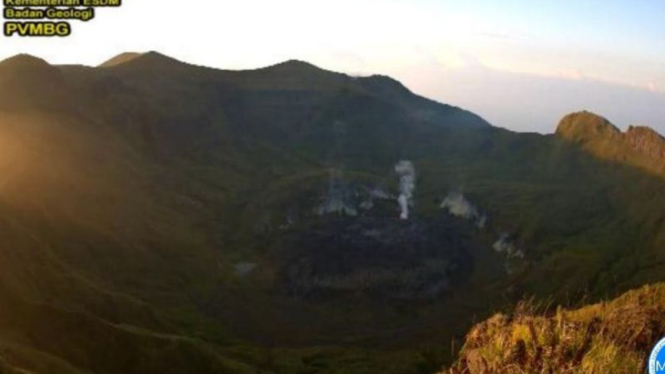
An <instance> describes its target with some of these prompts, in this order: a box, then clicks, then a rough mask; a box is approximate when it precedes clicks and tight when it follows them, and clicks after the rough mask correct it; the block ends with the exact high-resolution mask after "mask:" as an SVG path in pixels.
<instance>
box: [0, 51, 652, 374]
mask: <svg viewBox="0 0 665 374" xmlns="http://www.w3.org/2000/svg"><path fill="white" fill-rule="evenodd" d="M578 125H579V126H582V127H584V126H585V122H584V121H581V122H579V124H578ZM580 131H582V132H584V128H582V129H581V130H580ZM399 160H410V161H412V162H413V164H414V165H415V167H416V171H417V176H418V181H417V189H416V193H415V196H414V201H415V205H414V209H413V218H412V220H410V221H408V222H402V221H400V220H399V219H398V215H399V214H398V210H397V209H398V208H397V203H396V202H395V195H396V194H397V193H398V186H397V183H398V180H397V177H396V175H395V173H394V165H395V163H396V162H398V161H399ZM333 181H334V182H335V183H337V184H338V185H339V186H338V188H340V189H341V190H342V191H343V193H342V194H345V196H346V195H348V199H350V200H352V201H353V203H354V204H359V203H360V202H361V201H362V199H364V198H366V197H367V194H368V192H367V191H369V190H371V189H373V188H376V189H379V190H381V191H382V193H383V194H385V195H386V196H387V197H385V198H383V200H381V199H378V198H377V201H376V202H375V204H374V205H375V206H374V207H373V208H372V210H371V211H368V212H361V213H360V214H359V216H358V217H349V216H339V215H338V216H335V215H332V216H324V217H321V216H319V215H318V214H317V207H318V206H319V205H320V204H321V202H322V201H324V200H325V198H326V196H327V195H329V194H330V190H331V185H333V184H334V183H333ZM661 190H662V180H661V179H659V178H658V177H656V176H653V175H650V174H648V173H644V172H643V171H641V170H639V169H636V168H634V167H633V166H631V164H630V163H628V164H626V163H617V162H607V161H605V160H601V159H598V158H595V157H593V156H591V155H590V154H589V153H587V152H586V151H584V150H582V149H580V148H579V146H578V145H577V144H574V143H572V142H570V141H569V139H566V138H565V137H564V136H541V135H535V134H516V133H512V132H509V131H506V130H502V129H497V128H493V127H490V126H489V125H488V124H487V123H486V122H485V121H484V120H482V119H481V118H480V117H478V116H476V115H474V114H472V113H469V112H466V111H464V110H461V109H459V108H455V107H452V106H448V105H444V104H439V103H435V102H432V101H429V100H426V99H424V98H421V97H418V96H416V95H414V94H412V93H411V92H409V91H408V90H407V89H406V88H405V87H403V86H402V85H401V84H399V82H396V81H394V80H392V79H390V78H388V77H382V76H373V77H366V78H352V77H349V76H346V75H343V74H338V73H333V72H328V71H325V70H322V69H319V68H317V67H315V66H312V65H309V64H307V63H303V62H299V61H289V62H286V63H283V64H279V65H276V66H272V67H268V68H264V69H258V70H252V71H219V70H214V69H208V68H203V67H196V66H191V65H187V64H184V63H181V62H179V61H176V60H173V59H170V58H168V57H165V56H162V55H159V54H157V53H148V54H143V55H137V54H130V55H124V56H120V57H119V58H117V59H114V60H113V61H111V62H110V63H109V64H105V65H104V66H103V67H100V68H90V67H82V66H51V65H49V64H47V63H46V62H44V61H41V60H38V59H35V58H32V57H29V56H18V57H16V58H13V59H10V60H7V61H5V62H2V63H0V238H2V246H1V247H0V264H2V265H1V266H0V270H2V271H1V272H0V303H1V304H2V305H5V307H3V308H0V309H1V310H0V343H1V344H0V345H1V347H3V349H0V358H1V359H0V365H3V366H0V367H1V368H2V369H3V370H6V371H9V372H11V371H12V370H14V371H17V370H18V371H19V372H20V371H21V370H23V371H28V372H36V373H42V372H44V373H45V372H63V373H70V372H71V373H76V372H82V373H83V372H95V373H104V374H106V373H108V374H115V373H123V374H124V373H127V372H133V371H134V372H141V373H152V372H154V373H169V372H172V373H180V372H197V373H217V372H222V373H224V372H239V373H242V372H247V371H249V372H252V371H255V370H258V371H259V372H266V373H372V372H384V373H396V374H397V373H414V374H415V373H430V372H432V371H434V370H436V369H438V368H440V367H441V366H442V364H443V363H444V362H446V361H450V360H451V359H452V357H451V356H452V354H451V352H450V349H449V347H447V346H446V347H444V344H442V342H449V341H451V339H453V338H456V337H461V336H463V335H464V334H465V333H466V332H467V331H468V328H469V327H471V325H472V322H473V320H474V318H484V317H486V316H489V315H491V314H492V313H494V312H496V311H497V310H505V309H506V308H509V307H510V306H512V305H513V303H514V302H516V301H517V300H520V299H521V298H523V297H524V296H525V295H526V296H533V297H534V298H536V299H537V300H542V299H554V300H555V302H556V303H560V304H564V305H568V304H573V302H571V301H570V300H579V298H578V296H579V295H589V301H592V300H595V299H602V298H604V297H607V296H611V295H615V294H617V293H619V292H621V291H623V290H626V289H629V288H633V287H636V286H641V285H643V284H648V283H652V282H657V281H661V280H662V274H663V270H665V269H664V268H663V264H665V261H663V259H662V257H663V253H662V248H664V247H665V246H664V244H665V229H664V227H663V225H662V223H663V219H664V213H663V212H665V196H662V194H660V193H659V192H660V191H661ZM450 191H461V192H463V193H464V195H465V196H466V197H468V198H469V200H470V201H471V202H473V204H475V205H477V207H478V208H479V209H480V210H482V211H483V212H484V213H487V215H488V216H489V221H488V224H487V226H486V227H485V228H484V229H482V230H479V229H478V228H477V227H475V226H474V225H473V224H472V223H470V222H467V221H464V220H462V219H458V218H454V217H451V216H449V215H447V214H446V213H445V212H444V211H443V210H442V209H441V208H440V206H439V205H440V202H441V200H442V198H444V197H445V196H446V195H447V194H448V193H449V192H450ZM645 197H648V198H645ZM358 211H360V209H358ZM312 233H316V235H313V234H312ZM385 233H389V234H385ZM505 233H509V234H510V237H511V238H513V240H514V242H515V245H516V246H518V247H519V248H520V249H523V250H524V253H525V256H524V257H525V258H524V259H523V260H519V261H515V262H516V263H517V264H516V265H515V266H511V272H510V274H508V273H507V272H506V259H505V257H504V255H501V254H499V253H496V251H494V250H493V249H492V245H493V244H494V243H495V242H496V241H497V240H498V239H499V238H500V237H502V235H503V234H505ZM335 240H337V241H335ZM322 243H325V245H323V244H322ZM336 245H338V246H344V247H343V248H340V250H339V251H336ZM402 247H403V248H404V249H405V250H404V251H401V250H400V248H402ZM409 251H411V252H409ZM239 264H240V265H243V266H245V267H246V269H251V270H248V271H246V272H244V271H240V272H239V271H238V270H237V269H238V265H239ZM367 264H370V265H371V266H367ZM247 265H249V266H248V267H247ZM310 265H311V266H310ZM511 265H513V264H511ZM293 269H296V270H297V271H296V272H293V271H291V270H293ZM290 271H291V272H290ZM294 273H295V274H296V275H300V274H304V276H302V277H300V278H298V279H297V281H298V282H299V283H298V282H293V281H292V280H293V277H291V278H289V276H290V275H293V274H294ZM442 273H445V274H442ZM368 280H370V281H368ZM294 283H296V284H298V286H299V287H304V288H306V289H307V290H310V291H311V292H307V293H306V295H302V294H296V293H294V292H293V288H290V287H289V286H290V285H293V284H294ZM312 285H315V286H316V287H313V286H312ZM321 285H323V286H321ZM377 285H378V286H377ZM331 289H332V290H335V291H336V292H328V291H330V290H331ZM340 290H341V291H340ZM337 291H339V292H337ZM423 295H424V297H423ZM607 349H611V348H607Z"/></svg>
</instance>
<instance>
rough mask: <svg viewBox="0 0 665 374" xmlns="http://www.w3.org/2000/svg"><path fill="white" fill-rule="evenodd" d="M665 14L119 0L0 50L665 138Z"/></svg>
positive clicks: (630, 9)
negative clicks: (593, 119)
mask: <svg viewBox="0 0 665 374" xmlns="http://www.w3.org/2000/svg"><path fill="white" fill-rule="evenodd" d="M186 6H188V8H186ZM663 20H665V3H663V1H662V0H604V1H601V0H547V1H546V0H501V1H496V0H408V1H407V0H382V1H378V0H336V1H331V0H280V1H275V0H242V1H226V0H193V1H187V2H184V1H178V0H124V1H123V6H122V7H121V8H117V9H114V8H100V9H98V10H97V15H96V18H95V19H94V20H92V21H89V22H87V23H82V22H75V23H74V24H73V34H72V36H70V37H66V38H18V37H12V38H5V37H0V58H5V57H9V56H12V55H14V54H17V53H29V54H32V55H36V56H38V57H42V58H44V59H46V60H47V61H49V62H51V63H54V64H63V63H67V64H69V63H81V64H86V65H98V64H100V63H102V62H103V61H105V60H107V59H108V58H110V57H112V56H114V55H116V54H119V53H121V52H127V51H138V52H142V51H151V50H156V51H159V52H161V53H164V54H166V55H169V56H172V57H174V58H177V59H180V60H183V61H187V62H190V63H195V64H199V65H206V66H211V67H217V68H223V69H249V68H258V67H263V66H267V65H272V64H275V63H277V62H281V61H284V60H288V59H300V60H305V61H309V62H311V63H313V64H315V65H318V66H320V67H322V68H325V69H329V70H335V71H340V72H345V73H348V74H353V75H370V74H384V75H390V76H392V77H394V78H396V79H398V80H400V81H402V82H403V83H404V84H405V85H406V86H407V87H409V88H410V89H411V90H412V91H414V92H415V93H418V94H421V95H424V96H427V97H429V98H432V99H434V100H437V101H441V102H445V103H448V104H452V105H456V106H460V107H463V108H465V109H469V110H472V111H474V112H476V113H477V114H479V115H481V116H482V117H484V118H485V119H487V120H488V121H490V122H491V123H492V124H494V125H496V126H501V127H505V128H509V129H511V130H515V131H533V132H541V133H550V132H553V131H554V130H555V128H556V124H557V122H558V120H559V119H560V118H561V117H562V116H563V115H565V114H566V113H569V112H573V111H578V110H582V109H585V110H591V111H594V112H597V113H599V114H601V115H603V116H605V117H607V118H608V119H610V120H611V121H612V122H614V123H615V124H616V125H617V126H619V127H620V128H626V127H627V126H628V125H630V124H637V125H647V126H650V127H653V128H655V129H656V130H658V131H660V132H661V133H665V21H663Z"/></svg>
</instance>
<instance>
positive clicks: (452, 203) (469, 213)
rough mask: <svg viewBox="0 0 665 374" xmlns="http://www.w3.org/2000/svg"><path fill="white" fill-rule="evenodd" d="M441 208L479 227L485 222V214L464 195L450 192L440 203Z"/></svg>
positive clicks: (483, 225)
mask: <svg viewBox="0 0 665 374" xmlns="http://www.w3.org/2000/svg"><path fill="white" fill-rule="evenodd" d="M441 208H443V209H445V210H447V211H448V213H450V214H451V215H453V216H455V217H459V218H462V219H465V220H468V221H473V222H474V223H475V224H476V226H477V227H478V228H479V229H482V228H484V227H485V225H486V224H487V215H485V214H482V213H481V212H480V211H479V210H478V208H476V207H475V206H474V205H473V204H472V203H471V202H470V201H469V200H467V199H466V198H465V197H464V195H462V194H461V193H459V192H451V193H449V194H448V196H446V198H445V199H444V200H443V202H442V203H441Z"/></svg>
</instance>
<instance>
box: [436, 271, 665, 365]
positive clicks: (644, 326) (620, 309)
mask: <svg viewBox="0 0 665 374" xmlns="http://www.w3.org/2000/svg"><path fill="white" fill-rule="evenodd" d="M663 334H665V285H663V284H662V283H660V284H655V285H652V286H646V287H644V288H641V289H638V290H635V291H630V292H628V293H626V294H624V295H622V296H620V297H618V298H616V299H614V300H611V301H608V302H603V303H600V304H594V305H591V306H587V307H584V308H581V309H577V310H563V309H557V310H556V312H550V313H546V314H538V313H537V311H536V308H535V307H534V306H533V305H531V306H529V304H522V306H521V307H518V308H517V309H516V311H515V312H514V313H512V314H510V315H504V314H499V315H495V316H494V317H492V318H490V319H488V320H487V321H485V322H482V323H480V324H478V325H476V326H475V327H474V328H473V329H472V330H471V332H469V334H468V335H467V338H466V342H465V345H464V347H463V348H462V351H461V354H460V358H459V359H458V361H457V363H455V364H454V366H453V367H452V368H451V369H450V370H449V371H446V372H447V373H448V372H449V373H451V374H455V373H467V374H479V373H506V374H512V373H543V372H556V373H562V374H566V373H617V374H621V373H625V374H629V373H640V372H643V371H644V370H645V368H646V364H647V359H648V355H649V352H650V350H651V349H652V347H654V346H655V345H656V343H658V341H659V340H660V339H661V338H662V336H663Z"/></svg>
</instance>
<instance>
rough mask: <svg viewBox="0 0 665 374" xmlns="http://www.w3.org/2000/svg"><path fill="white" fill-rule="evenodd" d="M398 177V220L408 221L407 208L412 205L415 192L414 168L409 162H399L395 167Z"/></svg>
mask: <svg viewBox="0 0 665 374" xmlns="http://www.w3.org/2000/svg"><path fill="white" fill-rule="evenodd" d="M395 172H396V173H397V175H399V197H398V198H397V202H398V203H399V208H400V210H401V213H400V216H399V218H400V219H403V220H407V219H409V207H410V206H411V205H412V204H413V192H414V191H415V190H416V168H414V167H413V163H412V162H411V161H404V160H403V161H400V162H398V163H397V165H395Z"/></svg>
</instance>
